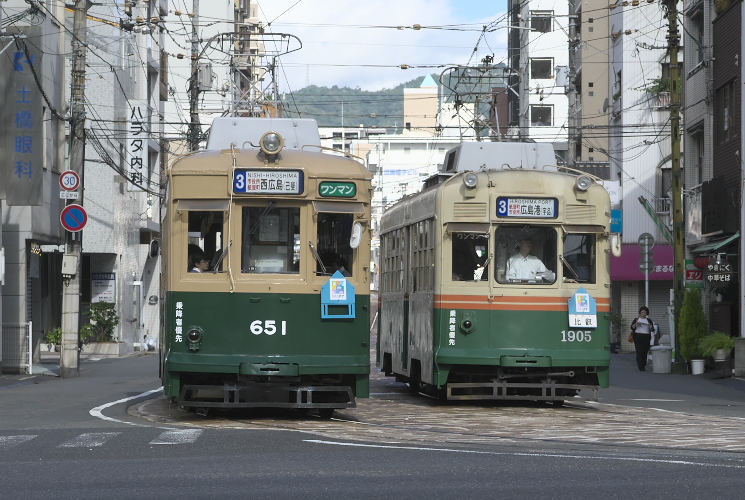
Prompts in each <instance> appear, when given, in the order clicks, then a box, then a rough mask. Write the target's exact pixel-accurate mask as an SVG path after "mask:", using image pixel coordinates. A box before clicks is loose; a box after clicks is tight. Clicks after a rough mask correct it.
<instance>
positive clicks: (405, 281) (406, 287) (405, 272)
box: [399, 227, 411, 370]
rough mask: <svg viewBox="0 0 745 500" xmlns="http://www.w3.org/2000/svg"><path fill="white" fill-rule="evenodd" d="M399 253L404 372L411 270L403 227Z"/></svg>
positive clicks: (406, 352)
mask: <svg viewBox="0 0 745 500" xmlns="http://www.w3.org/2000/svg"><path fill="white" fill-rule="evenodd" d="M399 251H400V252H401V254H400V255H401V259H400V260H399V262H400V266H401V267H400V271H401V272H400V273H399V275H400V280H401V289H402V290H403V291H404V304H403V305H404V309H403V324H402V325H401V333H402V335H403V338H402V339H401V368H403V369H404V370H408V369H409V342H410V335H409V316H410V315H411V311H410V308H411V303H410V299H411V268H410V266H409V263H410V262H411V255H410V252H411V242H410V241H409V228H408V227H405V228H402V229H400V233H399Z"/></svg>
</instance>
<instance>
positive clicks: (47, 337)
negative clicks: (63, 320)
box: [42, 327, 62, 351]
mask: <svg viewBox="0 0 745 500" xmlns="http://www.w3.org/2000/svg"><path fill="white" fill-rule="evenodd" d="M42 342H43V343H44V344H47V346H48V347H49V350H50V351H59V350H60V349H59V348H60V346H61V345H62V328H60V327H57V328H55V329H54V330H49V331H47V332H46V333H45V334H44V339H43V340H42Z"/></svg>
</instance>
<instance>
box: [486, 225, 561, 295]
mask: <svg viewBox="0 0 745 500" xmlns="http://www.w3.org/2000/svg"><path fill="white" fill-rule="evenodd" d="M556 239H557V238H556V229H554V228H553V227H547V226H531V225H514V226H500V227H498V228H497V231H496V238H495V240H496V260H497V270H496V273H497V274H496V278H497V282H499V283H525V284H548V283H554V282H555V281H556V261H557V258H556V256H557V246H556Z"/></svg>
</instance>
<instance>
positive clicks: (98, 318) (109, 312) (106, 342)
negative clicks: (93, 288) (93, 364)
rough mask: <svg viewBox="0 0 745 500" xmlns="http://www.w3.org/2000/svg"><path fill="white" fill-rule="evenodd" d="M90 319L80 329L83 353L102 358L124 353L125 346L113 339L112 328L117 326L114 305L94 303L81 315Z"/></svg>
mask: <svg viewBox="0 0 745 500" xmlns="http://www.w3.org/2000/svg"><path fill="white" fill-rule="evenodd" d="M83 314H84V315H85V316H87V317H88V318H90V320H91V322H90V324H88V325H83V326H82V327H81V328H80V342H81V343H82V344H83V345H82V350H83V352H86V353H88V354H100V355H104V356H120V355H121V354H123V351H126V344H122V343H118V342H117V341H116V340H115V339H114V328H116V325H118V324H119V316H117V315H116V309H115V307H114V304H112V303H110V302H94V303H93V304H91V305H90V309H89V310H88V311H87V312H85V313H83Z"/></svg>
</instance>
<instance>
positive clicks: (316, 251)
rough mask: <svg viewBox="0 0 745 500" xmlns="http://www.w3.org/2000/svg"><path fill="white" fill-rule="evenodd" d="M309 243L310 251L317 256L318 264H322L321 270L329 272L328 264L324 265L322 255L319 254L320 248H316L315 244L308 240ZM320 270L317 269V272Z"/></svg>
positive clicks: (325, 272)
mask: <svg viewBox="0 0 745 500" xmlns="http://www.w3.org/2000/svg"><path fill="white" fill-rule="evenodd" d="M308 245H310V252H311V253H312V254H313V257H315V259H316V262H318V265H319V266H321V272H322V273H323V274H328V273H329V272H328V270H327V269H326V266H324V265H323V261H322V260H321V256H320V255H318V250H316V247H315V245H314V244H313V242H312V241H310V240H308ZM317 272H318V271H316V273H317Z"/></svg>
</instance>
